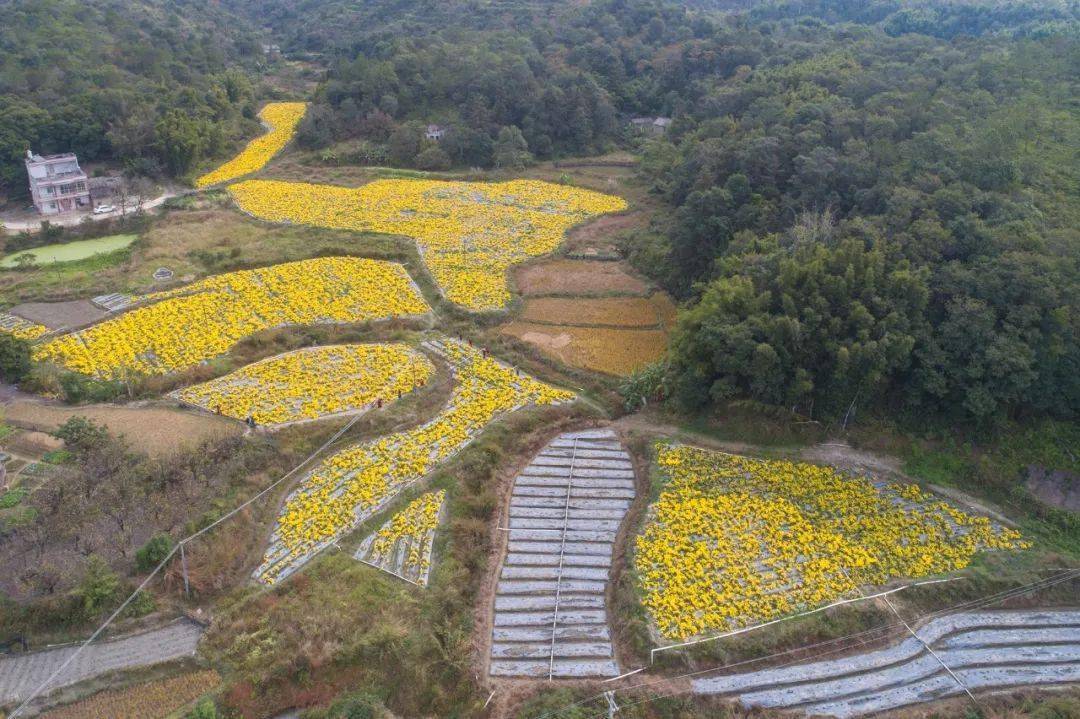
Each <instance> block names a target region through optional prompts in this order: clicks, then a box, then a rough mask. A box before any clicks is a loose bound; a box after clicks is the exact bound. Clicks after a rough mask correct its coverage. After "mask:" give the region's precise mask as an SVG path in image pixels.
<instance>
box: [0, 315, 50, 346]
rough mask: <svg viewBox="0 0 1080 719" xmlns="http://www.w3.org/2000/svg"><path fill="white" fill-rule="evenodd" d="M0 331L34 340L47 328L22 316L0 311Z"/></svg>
mask: <svg viewBox="0 0 1080 719" xmlns="http://www.w3.org/2000/svg"><path fill="white" fill-rule="evenodd" d="M0 332H5V333H7V334H9V335H12V336H14V337H18V338H19V339H21V340H31V341H32V340H36V339H38V338H40V337H42V336H44V335H46V334H48V333H49V328H48V327H45V326H44V325H39V324H37V323H36V322H31V321H30V320H24V319H23V318H22V317H16V316H15V315H9V314H6V313H0Z"/></svg>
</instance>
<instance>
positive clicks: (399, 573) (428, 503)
mask: <svg viewBox="0 0 1080 719" xmlns="http://www.w3.org/2000/svg"><path fill="white" fill-rule="evenodd" d="M445 499H446V492H445V491H444V490H439V491H438V492H429V493H428V494H425V495H423V496H422V497H419V498H418V499H415V500H413V501H412V502H410V503H409V504H408V505H407V506H406V507H405V508H404V509H402V510H401V511H400V512H398V513H397V514H395V515H394V516H393V517H391V518H390V519H389V520H388V521H387V522H386V523H385V524H383V526H382V527H380V528H379V530H378V531H377V532H375V533H374V534H372V535H370V536H369V537H368V538H367V539H365V540H364V541H363V543H361V545H360V548H359V549H358V550H357V551H356V554H355V555H354V556H355V557H356V558H357V559H359V560H360V561H361V562H364V563H365V564H370V565H371V566H373V567H375V568H377V569H381V570H383V571H384V572H389V573H390V574H393V575H394V576H396V577H400V578H401V579H404V580H405V581H407V582H412V583H413V584H418V585H420V586H422V587H426V586H427V583H428V574H429V573H430V572H431V550H432V548H433V543H434V541H435V529H436V528H437V527H438V526H439V519H440V517H441V516H442V508H443V502H444V501H445Z"/></svg>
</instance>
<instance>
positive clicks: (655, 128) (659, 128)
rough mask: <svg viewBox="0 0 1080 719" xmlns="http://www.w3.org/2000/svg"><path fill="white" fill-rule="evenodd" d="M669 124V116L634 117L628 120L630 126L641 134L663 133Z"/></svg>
mask: <svg viewBox="0 0 1080 719" xmlns="http://www.w3.org/2000/svg"><path fill="white" fill-rule="evenodd" d="M670 126H671V118H670V117H635V118H632V119H631V120H630V127H632V128H634V129H635V130H637V131H638V132H640V133H641V134H643V135H663V134H665V133H666V132H667V130H668V127H670Z"/></svg>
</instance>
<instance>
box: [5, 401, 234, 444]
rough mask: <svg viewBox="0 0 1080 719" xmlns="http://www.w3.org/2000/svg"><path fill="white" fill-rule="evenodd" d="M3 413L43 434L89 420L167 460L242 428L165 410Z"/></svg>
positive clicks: (15, 407)
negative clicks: (76, 420) (74, 419)
mask: <svg viewBox="0 0 1080 719" xmlns="http://www.w3.org/2000/svg"><path fill="white" fill-rule="evenodd" d="M0 411H2V412H3V414H4V417H5V420H6V421H7V422H10V423H12V424H15V425H18V426H22V427H31V428H34V429H40V430H44V431H52V430H55V429H56V428H57V427H59V426H60V425H62V424H63V423H64V422H66V421H67V420H69V419H71V418H72V417H86V418H87V419H90V420H93V421H94V422H96V423H98V424H100V425H103V426H104V427H106V428H108V430H109V431H110V432H111V433H113V434H115V435H123V436H124V438H125V439H127V441H128V444H129V445H131V448H132V449H134V450H136V451H139V452H146V453H147V454H148V455H150V456H151V457H164V456H167V455H170V454H173V453H174V452H177V451H178V450H180V449H181V448H183V447H195V446H198V445H199V444H201V443H202V442H204V441H206V440H210V439H222V438H224V437H227V436H229V435H234V434H239V433H240V431H241V429H242V427H241V425H240V424H238V423H237V422H232V421H230V420H227V419H224V418H222V417H214V416H212V415H208V414H198V413H195V412H185V411H183V410H178V409H169V408H166V407H115V406H110V405H89V406H85V407H63V406H59V405H51V404H45V403H43V402H35V401H29V400H19V401H15V402H12V403H11V404H9V405H7V406H6V407H4V408H3V409H2V410H0Z"/></svg>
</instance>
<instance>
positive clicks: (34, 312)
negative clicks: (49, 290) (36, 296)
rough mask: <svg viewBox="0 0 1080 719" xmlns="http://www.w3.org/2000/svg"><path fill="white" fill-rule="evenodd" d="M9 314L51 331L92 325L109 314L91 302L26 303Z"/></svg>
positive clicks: (13, 308) (12, 309)
mask: <svg viewBox="0 0 1080 719" xmlns="http://www.w3.org/2000/svg"><path fill="white" fill-rule="evenodd" d="M9 312H11V314H13V315H16V316H18V317H22V318H23V319H25V320H30V321H31V322H36V323H37V324H39V325H45V326H46V327H48V328H49V329H50V330H64V329H70V328H75V327H82V326H84V325H88V324H92V323H94V322H97V321H98V320H100V319H102V318H103V317H105V316H107V315H108V314H109V313H108V312H106V311H104V310H102V309H101V308H99V307H95V306H94V305H93V304H92V303H91V302H90V300H71V301H69V302H24V303H23V304H21V305H16V306H15V307H12V308H11V309H10V310H9Z"/></svg>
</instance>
